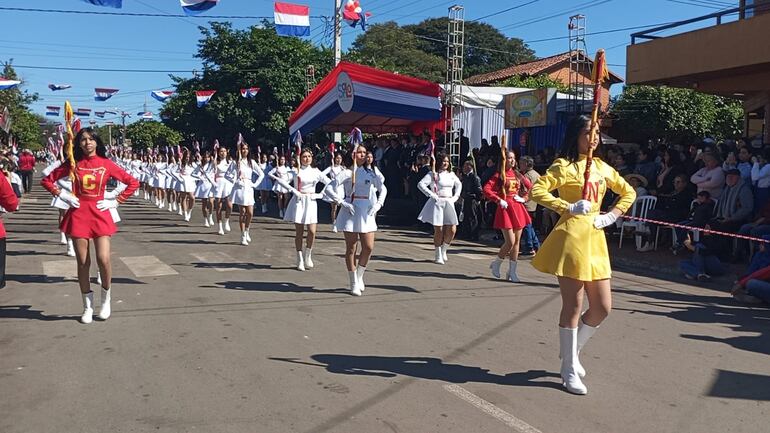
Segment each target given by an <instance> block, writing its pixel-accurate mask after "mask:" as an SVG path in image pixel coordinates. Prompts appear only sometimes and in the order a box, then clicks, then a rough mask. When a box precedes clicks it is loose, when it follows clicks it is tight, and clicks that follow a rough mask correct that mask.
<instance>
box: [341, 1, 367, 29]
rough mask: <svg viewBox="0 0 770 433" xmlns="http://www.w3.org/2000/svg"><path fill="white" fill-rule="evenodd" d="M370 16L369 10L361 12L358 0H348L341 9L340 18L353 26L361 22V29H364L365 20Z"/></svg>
mask: <svg viewBox="0 0 770 433" xmlns="http://www.w3.org/2000/svg"><path fill="white" fill-rule="evenodd" d="M370 16H372V14H371V12H363V10H362V9H361V2H360V1H359V0H348V1H347V3H345V6H343V9H342V19H343V20H344V21H345V22H346V23H348V25H350V27H353V28H355V27H356V26H357V25H358V24H359V23H361V30H363V31H366V20H367V19H368V18H369V17H370Z"/></svg>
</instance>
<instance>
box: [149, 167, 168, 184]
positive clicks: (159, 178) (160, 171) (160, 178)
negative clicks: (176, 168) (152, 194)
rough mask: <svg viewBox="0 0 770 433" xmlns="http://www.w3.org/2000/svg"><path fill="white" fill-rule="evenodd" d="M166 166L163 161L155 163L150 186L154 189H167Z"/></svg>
mask: <svg viewBox="0 0 770 433" xmlns="http://www.w3.org/2000/svg"><path fill="white" fill-rule="evenodd" d="M167 167H168V164H166V163H165V162H163V161H158V162H156V163H155V176H154V177H153V182H152V186H154V187H155V188H160V189H166V188H168V186H167V182H166V168H167Z"/></svg>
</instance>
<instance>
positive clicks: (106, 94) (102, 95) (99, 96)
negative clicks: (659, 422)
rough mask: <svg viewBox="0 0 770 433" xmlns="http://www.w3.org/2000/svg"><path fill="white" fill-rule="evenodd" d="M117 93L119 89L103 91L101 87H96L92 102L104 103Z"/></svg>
mask: <svg viewBox="0 0 770 433" xmlns="http://www.w3.org/2000/svg"><path fill="white" fill-rule="evenodd" d="M119 91H120V90H119V89H105V88H102V87H97V88H95V89H94V100H95V101H106V100H108V99H110V98H112V97H113V96H114V95H115V94H116V93H118V92H119Z"/></svg>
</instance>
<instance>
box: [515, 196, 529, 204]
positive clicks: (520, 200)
mask: <svg viewBox="0 0 770 433" xmlns="http://www.w3.org/2000/svg"><path fill="white" fill-rule="evenodd" d="M513 200H514V201H517V202H519V203H526V202H527V201H526V200H524V198H523V197H520V196H518V195H515V196H513Z"/></svg>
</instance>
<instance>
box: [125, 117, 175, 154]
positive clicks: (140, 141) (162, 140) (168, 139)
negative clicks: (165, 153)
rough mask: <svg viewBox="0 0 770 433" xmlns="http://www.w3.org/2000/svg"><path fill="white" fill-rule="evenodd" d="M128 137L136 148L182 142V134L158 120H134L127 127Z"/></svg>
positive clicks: (171, 144)
mask: <svg viewBox="0 0 770 433" xmlns="http://www.w3.org/2000/svg"><path fill="white" fill-rule="evenodd" d="M126 138H128V139H129V140H131V146H132V147H133V148H134V149H146V148H149V147H162V146H176V145H177V144H179V143H181V142H182V134H180V133H179V132H177V131H175V130H173V129H171V128H169V127H168V126H166V125H164V124H162V123H160V122H156V121H152V120H150V121H140V122H134V123H132V124H130V125H128V127H126Z"/></svg>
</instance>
